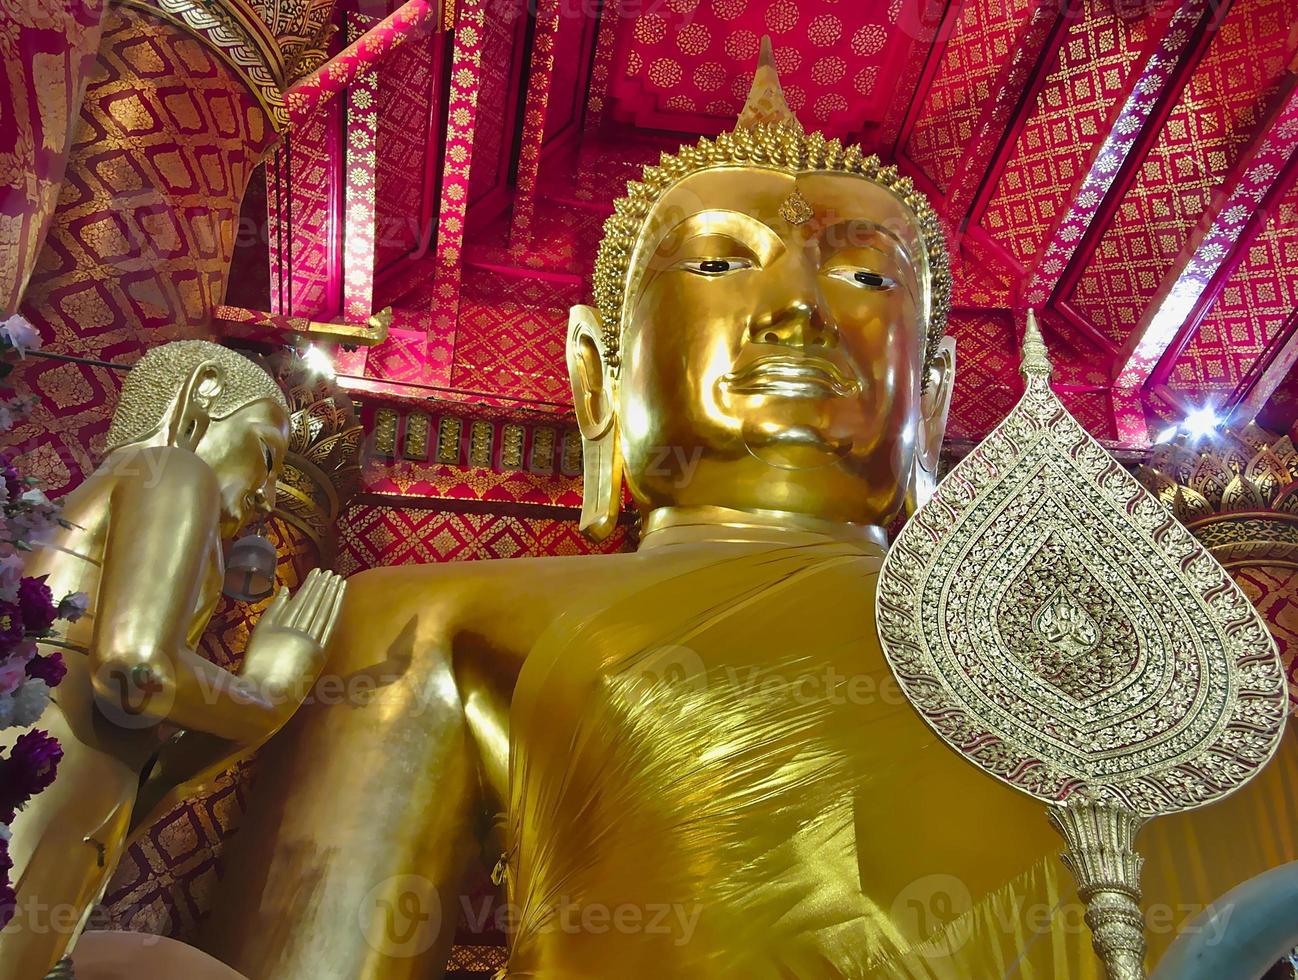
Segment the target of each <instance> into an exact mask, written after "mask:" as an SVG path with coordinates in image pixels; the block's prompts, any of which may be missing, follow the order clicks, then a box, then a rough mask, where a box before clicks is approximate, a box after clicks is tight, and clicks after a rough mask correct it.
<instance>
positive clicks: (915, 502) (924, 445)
mask: <svg viewBox="0 0 1298 980" xmlns="http://www.w3.org/2000/svg"><path fill="white" fill-rule="evenodd" d="M928 371H929V377H928V386H927V390H926V391H925V392H924V396H923V397H922V398H921V399H920V418H919V432H918V433H917V434H916V439H915V466H914V468H913V469H912V470H911V478H910V483H909V485H908V486H907V490H906V513H907V514H914V513H915V511H917V510H919V509H920V508H921V507H923V506H924V504H925V503H926V502H927V501H928V499H929V497H931V496H933V491H934V490H936V489H937V471H938V464H939V461H940V459H941V456H942V440H943V439H944V438H945V436H946V421H947V415H948V414H949V412H950V411H951V393H952V391H954V390H955V338H954V337H943V338H942V343H941V344H939V345H938V349H937V353H936V354H935V355H934V356H933V361H932V363H931V364H930V365H929V367H928Z"/></svg>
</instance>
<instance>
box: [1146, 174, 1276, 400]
mask: <svg viewBox="0 0 1298 980" xmlns="http://www.w3.org/2000/svg"><path fill="white" fill-rule="evenodd" d="M1295 310H1298V184H1295V185H1294V186H1293V187H1291V188H1290V189H1289V193H1288V194H1286V195H1285V197H1284V198H1283V199H1282V200H1281V201H1280V203H1279V205H1278V206H1277V207H1276V209H1275V211H1274V212H1273V213H1272V214H1271V217H1270V220H1269V221H1268V222H1267V224H1266V227H1264V228H1263V229H1262V231H1261V232H1260V233H1259V234H1258V236H1257V237H1256V238H1255V239H1254V240H1253V243H1252V245H1251V246H1250V247H1249V250H1248V252H1247V254H1246V255H1245V256H1244V258H1243V260H1242V261H1241V262H1240V264H1239V265H1237V266H1236V267H1235V269H1234V271H1233V272H1232V273H1231V274H1230V277H1229V278H1228V279H1227V280H1226V283H1225V285H1224V286H1223V287H1222V290H1221V293H1220V294H1219V295H1218V296H1217V299H1216V301H1215V302H1214V303H1213V305H1212V308H1211V309H1210V310H1209V312H1208V314H1207V316H1205V317H1204V318H1203V320H1202V321H1201V322H1200V323H1199V327H1198V329H1197V331H1196V332H1195V334H1194V337H1193V338H1192V339H1191V340H1190V343H1189V345H1188V346H1187V347H1186V349H1185V351H1184V352H1183V353H1182V354H1181V356H1180V357H1178V358H1177V359H1176V362H1175V363H1174V364H1173V366H1172V370H1171V374H1170V375H1169V377H1168V382H1167V383H1168V385H1169V386H1170V387H1171V388H1173V389H1175V390H1177V391H1180V392H1182V393H1184V394H1186V395H1187V396H1189V397H1190V398H1191V399H1192V400H1193V401H1195V402H1200V401H1202V400H1204V398H1205V397H1208V396H1217V397H1216V398H1215V399H1214V400H1216V401H1218V402H1220V400H1221V399H1220V396H1222V395H1225V394H1229V392H1231V391H1232V390H1234V389H1235V388H1236V386H1237V385H1238V384H1239V383H1240V382H1241V381H1243V380H1244V379H1245V378H1246V377H1247V376H1248V375H1249V374H1250V372H1251V370H1252V368H1253V367H1254V365H1255V364H1256V363H1257V361H1258V359H1259V358H1261V357H1262V355H1263V354H1264V353H1265V352H1266V351H1267V349H1268V347H1270V345H1271V344H1272V343H1273V342H1275V341H1276V339H1277V338H1278V337H1279V335H1280V333H1281V330H1282V328H1283V327H1284V325H1285V323H1286V321H1287V320H1288V319H1289V317H1290V316H1291V315H1292V314H1293V313H1294V311H1295Z"/></svg>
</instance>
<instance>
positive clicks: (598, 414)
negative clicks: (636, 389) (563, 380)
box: [567, 306, 622, 541]
mask: <svg viewBox="0 0 1298 980" xmlns="http://www.w3.org/2000/svg"><path fill="white" fill-rule="evenodd" d="M567 359H568V377H569V379H570V380H571V382H572V401H573V406H574V408H575V410H576V415H577V427H578V428H579V429H580V430H581V447H582V488H581V530H582V531H583V532H584V533H585V534H586V536H587V537H589V538H591V539H593V540H595V541H602V540H604V538H607V537H608V536H609V535H610V534H612V533H613V529H614V528H615V527H616V526H617V518H618V512H619V511H620V509H621V506H622V453H621V447H620V446H619V436H618V427H617V379H616V377H615V376H614V374H613V372H612V371H611V370H609V366H608V358H607V352H606V351H605V350H604V342H603V333H602V330H601V327H600V322H599V314H598V313H596V311H595V310H594V309H592V308H591V307H589V306H574V307H573V308H572V310H571V311H570V312H569V316H568V346H567Z"/></svg>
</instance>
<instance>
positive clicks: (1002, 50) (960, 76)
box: [906, 0, 1035, 191]
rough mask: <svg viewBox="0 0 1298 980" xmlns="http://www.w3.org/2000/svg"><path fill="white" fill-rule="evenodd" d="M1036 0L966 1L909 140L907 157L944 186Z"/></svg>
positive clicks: (972, 133)
mask: <svg viewBox="0 0 1298 980" xmlns="http://www.w3.org/2000/svg"><path fill="white" fill-rule="evenodd" d="M1034 6H1035V2H1034V0H965V2H964V3H963V4H962V5H961V6H960V8H959V13H958V14H957V16H956V21H955V26H954V29H953V30H952V33H951V36H950V39H949V40H948V41H947V43H946V47H945V49H944V50H943V51H942V55H941V59H942V60H941V62H940V64H939V66H938V70H937V74H936V75H935V76H934V78H933V83H932V85H930V86H929V89H928V94H927V95H926V96H925V98H924V101H923V102H922V103H921V105H920V109H919V114H918V116H917V117H916V119H915V124H914V127H913V129H912V130H911V134H910V139H909V140H908V141H907V142H906V156H907V157H908V158H909V159H910V160H911V161H913V162H914V163H915V164H916V165H917V166H918V167H919V168H920V170H922V171H923V172H924V174H925V176H927V177H928V179H929V180H931V181H932V182H933V183H934V184H935V185H936V186H937V187H938V189H939V190H941V191H946V190H947V187H948V185H949V184H950V182H951V178H952V177H954V176H955V172H956V168H957V166H958V164H959V162H960V159H961V156H962V154H963V151H964V148H965V146H966V144H968V142H969V140H970V139H971V138H972V137H973V135H974V130H975V129H976V127H977V125H978V118H979V115H980V113H981V112H982V109H983V106H984V105H986V103H987V101H988V99H990V98H991V96H992V94H993V91H992V88H993V86H994V84H995V82H996V76H997V73H998V72H999V71H1000V69H1001V68H1002V66H1003V65H1004V64H1005V62H1006V60H1007V59H1008V58H1009V55H1010V53H1011V51H1012V50H1013V46H1014V39H1015V37H1016V36H1017V34H1018V31H1019V29H1020V28H1021V27H1022V26H1023V25H1024V24H1025V23H1026V22H1027V19H1028V17H1029V15H1030V14H1031V13H1032V9H1033V7H1034Z"/></svg>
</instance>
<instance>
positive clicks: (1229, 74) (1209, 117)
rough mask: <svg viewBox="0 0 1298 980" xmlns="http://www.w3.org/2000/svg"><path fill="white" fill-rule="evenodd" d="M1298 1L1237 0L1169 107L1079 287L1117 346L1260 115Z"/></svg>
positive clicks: (1285, 53) (1077, 300)
mask: <svg viewBox="0 0 1298 980" xmlns="http://www.w3.org/2000/svg"><path fill="white" fill-rule="evenodd" d="M1295 19H1298V0H1239V2H1238V3H1236V4H1234V6H1232V7H1231V9H1230V11H1229V12H1228V13H1227V15H1226V19H1225V21H1224V22H1223V23H1222V25H1221V27H1220V29H1219V30H1218V31H1217V33H1216V35H1215V36H1214V37H1213V39H1212V41H1211V43H1210V45H1209V47H1208V50H1207V52H1206V53H1205V54H1204V56H1203V58H1202V60H1201V61H1200V62H1199V64H1198V66H1197V67H1196V69H1195V71H1194V72H1193V74H1192V75H1191V76H1190V79H1189V81H1188V82H1187V83H1186V85H1185V87H1184V88H1183V90H1182V91H1181V93H1180V95H1179V97H1178V98H1177V101H1176V103H1175V105H1174V106H1173V107H1172V109H1171V112H1170V113H1169V115H1168V117H1167V119H1166V121H1165V122H1164V123H1163V127H1162V129H1161V130H1160V132H1159V134H1158V138H1157V140H1156V141H1155V143H1154V145H1153V146H1152V147H1151V148H1150V150H1149V153H1148V154H1147V155H1146V157H1145V159H1144V161H1143V162H1142V165H1141V166H1140V168H1139V170H1138V171H1137V172H1136V174H1135V177H1134V179H1133V181H1132V182H1131V184H1130V186H1128V187H1127V189H1126V190H1125V192H1124V193H1123V196H1122V199H1121V201H1120V203H1119V206H1118V207H1117V210H1116V211H1115V212H1114V213H1113V216H1112V219H1111V222H1110V224H1109V227H1108V228H1107V229H1106V230H1105V232H1104V234H1103V236H1102V237H1101V238H1100V240H1099V242H1098V244H1097V246H1096V248H1095V251H1094V252H1093V253H1092V254H1091V255H1090V257H1089V259H1088V261H1087V264H1086V266H1085V268H1084V269H1083V270H1082V272H1081V274H1080V278H1079V279H1078V281H1077V283H1076V285H1075V286H1074V287H1073V290H1072V294H1071V301H1072V303H1073V305H1074V306H1075V307H1076V308H1077V309H1078V310H1079V311H1081V312H1082V313H1083V314H1085V315H1086V316H1087V317H1088V318H1089V319H1090V320H1091V322H1092V323H1094V324H1095V325H1096V326H1097V327H1099V328H1100V329H1101V330H1103V331H1104V333H1105V334H1107V335H1108V336H1109V337H1111V338H1112V339H1113V340H1115V341H1122V340H1124V339H1125V338H1126V336H1127V334H1128V333H1129V332H1130V331H1131V329H1132V328H1133V327H1134V326H1135V325H1136V324H1137V322H1139V320H1140V317H1141V314H1142V313H1143V312H1144V310H1145V308H1146V307H1147V306H1148V305H1149V302H1150V300H1151V299H1152V298H1153V297H1154V294H1155V293H1156V292H1157V291H1158V288H1159V286H1160V284H1161V283H1162V281H1163V278H1164V276H1166V274H1167V273H1168V271H1169V270H1170V269H1171V268H1172V264H1173V262H1174V261H1175V259H1176V257H1177V255H1178V254H1179V253H1180V252H1181V250H1182V248H1183V247H1184V245H1185V243H1186V241H1187V239H1188V237H1189V234H1190V230H1191V229H1192V228H1193V226H1194V224H1195V222H1196V221H1197V220H1198V218H1199V216H1200V215H1201V214H1203V212H1204V209H1205V208H1206V207H1207V206H1208V202H1209V199H1210V196H1211V194H1212V192H1213V190H1214V189H1215V188H1216V187H1217V186H1218V185H1219V184H1220V183H1221V182H1222V180H1223V179H1224V178H1225V177H1226V175H1227V174H1228V172H1229V171H1230V168H1231V166H1232V164H1233V163H1234V162H1235V161H1236V159H1237V158H1238V157H1239V153H1240V151H1241V149H1242V148H1243V147H1244V145H1245V144H1246V143H1247V141H1248V140H1249V138H1250V137H1251V136H1252V135H1253V132H1254V129H1255V127H1256V126H1257V123H1258V121H1259V120H1260V119H1261V118H1262V115H1263V112H1264V109H1265V107H1266V103H1267V99H1268V96H1269V95H1270V93H1271V91H1272V87H1273V85H1274V83H1275V82H1276V80H1277V79H1278V77H1279V75H1280V72H1281V70H1282V69H1283V67H1284V64H1285V63H1286V61H1287V59H1288V57H1289V56H1291V55H1292V53H1293V49H1294V45H1295V43H1298V35H1294V34H1293V32H1292V31H1291V30H1290V26H1291V25H1292V24H1293V23H1294V21H1295Z"/></svg>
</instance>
